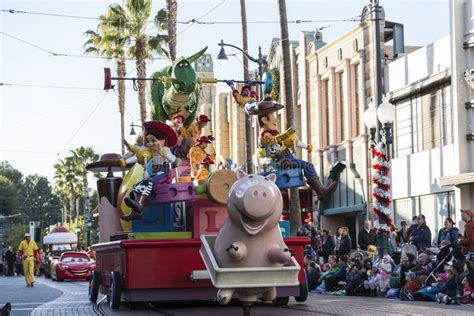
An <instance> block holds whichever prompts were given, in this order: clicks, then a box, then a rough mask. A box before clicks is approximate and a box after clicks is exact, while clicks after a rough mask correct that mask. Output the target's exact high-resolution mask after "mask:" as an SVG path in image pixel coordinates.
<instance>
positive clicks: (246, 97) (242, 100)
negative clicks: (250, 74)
mask: <svg viewBox="0 0 474 316" xmlns="http://www.w3.org/2000/svg"><path fill="white" fill-rule="evenodd" d="M226 83H227V84H228V85H229V87H230V88H231V89H232V96H233V97H234V100H235V102H237V104H238V105H240V106H244V105H245V104H247V103H248V102H256V101H257V93H256V92H255V91H254V90H253V89H252V86H251V85H250V84H248V83H252V81H248V83H247V82H246V83H247V84H245V85H244V86H242V89H240V93H239V90H237V89H236V88H235V86H234V81H233V80H227V81H226Z"/></svg>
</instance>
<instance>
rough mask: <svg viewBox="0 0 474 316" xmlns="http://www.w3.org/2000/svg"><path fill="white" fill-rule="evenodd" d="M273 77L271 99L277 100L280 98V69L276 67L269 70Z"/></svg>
mask: <svg viewBox="0 0 474 316" xmlns="http://www.w3.org/2000/svg"><path fill="white" fill-rule="evenodd" d="M270 72H271V73H272V77H273V89H272V92H271V96H272V100H273V101H278V100H279V98H280V71H279V70H278V69H277V68H272V69H271V70H270Z"/></svg>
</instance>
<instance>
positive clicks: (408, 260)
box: [400, 253, 415, 287]
mask: <svg viewBox="0 0 474 316" xmlns="http://www.w3.org/2000/svg"><path fill="white" fill-rule="evenodd" d="M413 261H415V257H413V255H412V254H411V253H407V254H405V255H403V256H402V258H401V260H400V286H401V287H403V286H404V285H405V282H406V274H407V273H408V272H409V271H410V270H411V269H413V268H414V267H415V263H414V262H413Z"/></svg>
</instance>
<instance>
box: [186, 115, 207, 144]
mask: <svg viewBox="0 0 474 316" xmlns="http://www.w3.org/2000/svg"><path fill="white" fill-rule="evenodd" d="M210 121H211V120H210V119H209V117H207V115H204V114H201V115H199V116H198V118H197V119H196V120H195V121H194V122H192V123H191V124H190V125H189V126H188V128H186V131H185V133H186V136H187V137H194V138H195V139H198V138H199V137H201V133H202V129H203V128H204V127H206V125H207V123H208V122H210Z"/></svg>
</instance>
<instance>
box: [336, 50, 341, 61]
mask: <svg viewBox="0 0 474 316" xmlns="http://www.w3.org/2000/svg"><path fill="white" fill-rule="evenodd" d="M337 59H338V60H342V48H339V49H338V50H337Z"/></svg>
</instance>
